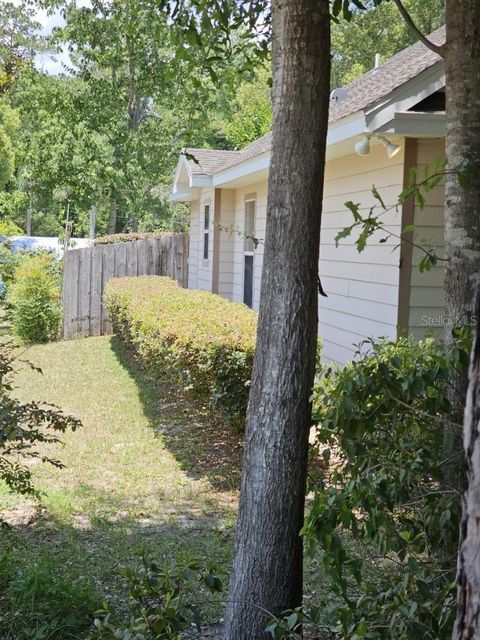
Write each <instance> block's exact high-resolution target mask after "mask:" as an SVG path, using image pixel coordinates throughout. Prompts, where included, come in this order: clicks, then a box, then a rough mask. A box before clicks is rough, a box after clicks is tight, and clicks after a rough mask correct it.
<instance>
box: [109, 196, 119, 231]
mask: <svg viewBox="0 0 480 640" xmlns="http://www.w3.org/2000/svg"><path fill="white" fill-rule="evenodd" d="M117 213H118V207H117V201H116V199H115V193H114V191H113V189H112V191H111V194H110V214H109V216H108V226H107V233H109V234H111V233H115V231H116V230H117Z"/></svg>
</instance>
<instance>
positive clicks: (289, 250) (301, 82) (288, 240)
mask: <svg viewBox="0 0 480 640" xmlns="http://www.w3.org/2000/svg"><path fill="white" fill-rule="evenodd" d="M272 20H273V44H272V47H273V49H272V56H273V60H272V68H273V108H274V125H273V149H272V162H271V167H270V178H269V192H268V206H267V228H266V238H265V254H264V261H263V273H262V286H261V302H260V312H259V324H258V327H259V328H258V335H257V348H256V354H255V362H254V370H253V378H252V387H251V392H250V400H249V405H248V411H247V428H246V437H245V455H244V466H243V475H242V485H241V496H240V508H239V519H238V524H237V535H236V544H235V553H234V565H233V573H232V578H231V586H230V594H229V598H228V607H227V613H226V619H225V631H224V639H225V640H259V639H261V638H266V634H265V632H264V629H265V625H266V623H267V621H268V619H269V617H271V615H280V614H281V613H282V612H283V611H284V610H285V609H288V608H293V607H296V606H298V605H299V604H300V603H301V600H302V586H303V585H302V582H303V570H302V566H303V547H302V541H301V538H300V536H299V531H300V529H301V527H302V525H303V517H304V502H305V484H306V471H307V452H308V451H307V450H308V432H309V427H310V423H311V403H310V400H309V398H310V394H311V389H312V384H313V378H314V370H315V357H316V342H317V313H318V311H317V276H318V253H319V240H320V217H321V209H322V195H323V174H324V163H325V144H326V133H327V124H328V104H329V79H330V19H329V1H328V0H273V2H272ZM265 611H267V612H269V613H265Z"/></svg>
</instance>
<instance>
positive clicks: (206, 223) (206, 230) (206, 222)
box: [203, 204, 210, 260]
mask: <svg viewBox="0 0 480 640" xmlns="http://www.w3.org/2000/svg"><path fill="white" fill-rule="evenodd" d="M209 240H210V205H209V204H206V205H205V208H204V218H203V259H204V260H208V244H209Z"/></svg>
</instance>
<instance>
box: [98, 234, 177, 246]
mask: <svg viewBox="0 0 480 640" xmlns="http://www.w3.org/2000/svg"><path fill="white" fill-rule="evenodd" d="M171 235H173V234H172V233H171V232H169V231H152V232H143V233H140V232H139V233H113V234H111V235H109V236H98V238H95V244H115V243H117V242H133V241H134V240H148V239H149V238H161V237H162V236H171Z"/></svg>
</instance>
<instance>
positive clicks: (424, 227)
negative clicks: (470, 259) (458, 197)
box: [409, 139, 445, 338]
mask: <svg viewBox="0 0 480 640" xmlns="http://www.w3.org/2000/svg"><path fill="white" fill-rule="evenodd" d="M444 155H445V145H444V140H443V139H442V140H419V141H418V147H417V166H418V169H417V171H418V176H419V178H423V176H424V167H425V166H430V167H431V166H432V165H433V164H434V162H435V161H436V160H438V159H439V158H442V157H444ZM425 195H426V205H425V207H424V208H423V209H421V208H420V207H419V206H418V205H416V206H415V212H414V225H415V231H414V241H415V242H416V243H417V244H419V245H420V246H422V247H425V248H434V249H435V252H436V254H437V255H438V256H439V257H443V256H444V253H445V248H444V232H443V230H444V213H443V212H444V187H443V185H438V186H436V187H434V188H433V189H432V190H431V191H430V192H429V193H427V194H425ZM423 255H424V254H423V253H422V251H421V250H420V249H417V248H414V250H413V254H412V273H411V279H410V313H409V329H410V333H411V334H412V335H414V336H415V337H416V338H420V337H422V336H425V335H428V334H433V335H441V333H442V331H443V328H444V327H443V324H442V323H443V321H444V320H445V318H444V309H445V295H444V288H443V279H444V264H443V263H442V261H439V263H438V264H437V266H435V267H433V268H432V269H431V270H430V271H426V272H424V273H420V271H419V269H418V263H419V261H420V260H421V258H422V256H423Z"/></svg>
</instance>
